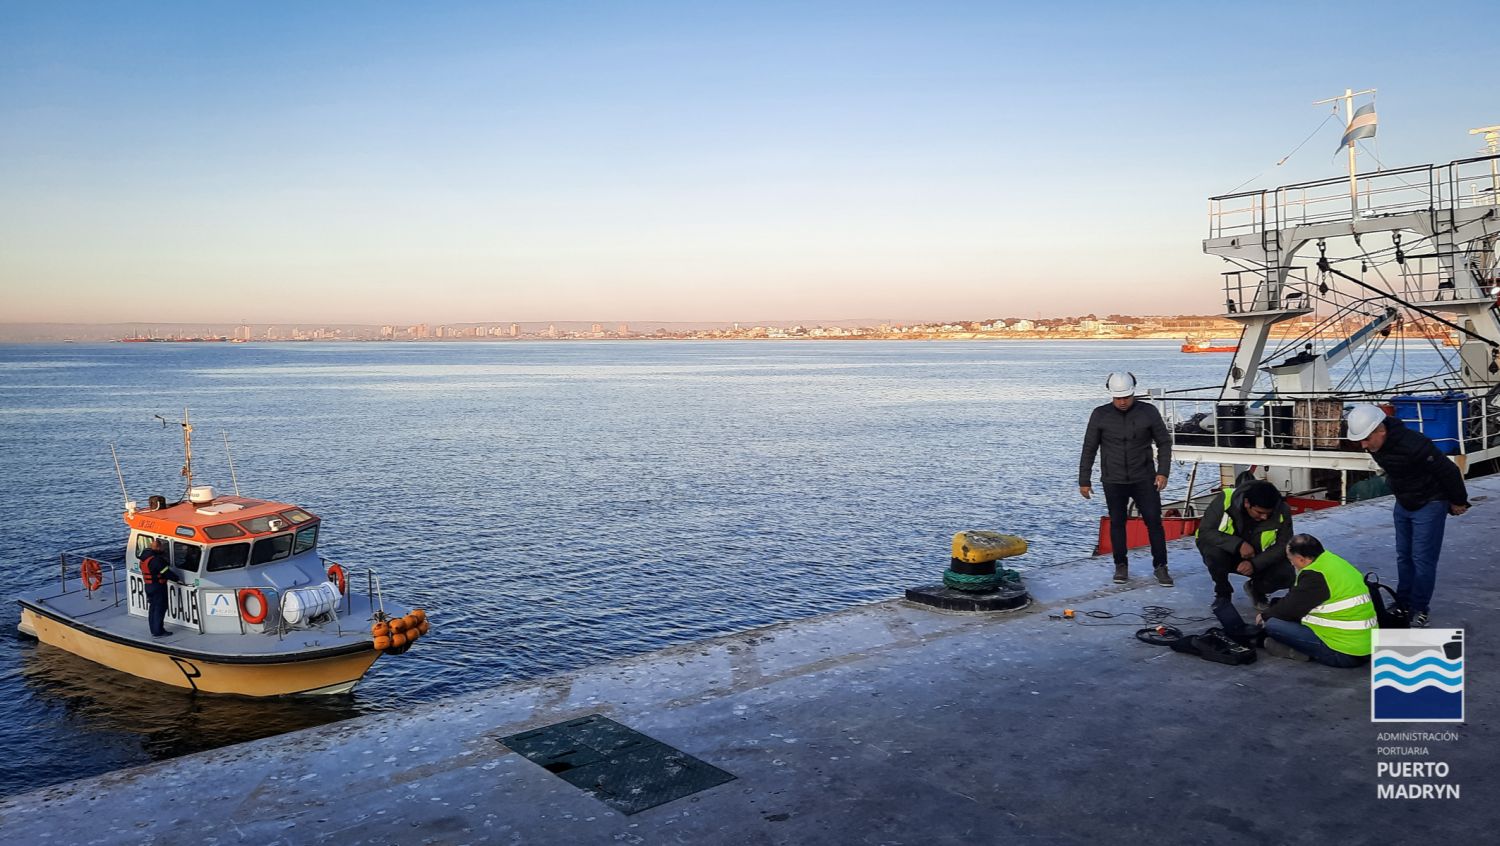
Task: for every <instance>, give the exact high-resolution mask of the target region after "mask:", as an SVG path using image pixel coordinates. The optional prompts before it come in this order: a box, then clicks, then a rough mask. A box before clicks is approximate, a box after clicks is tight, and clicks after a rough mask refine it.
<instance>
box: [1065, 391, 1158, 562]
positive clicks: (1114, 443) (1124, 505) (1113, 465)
mask: <svg viewBox="0 0 1500 846" xmlns="http://www.w3.org/2000/svg"><path fill="white" fill-rule="evenodd" d="M1104 386H1105V388H1106V389H1107V390H1108V391H1109V395H1110V397H1112V399H1111V401H1110V402H1108V403H1105V404H1104V405H1101V406H1099V407H1098V408H1095V409H1094V411H1093V413H1092V414H1090V415H1089V422H1088V427H1087V428H1086V429H1085V430H1084V434H1083V457H1082V458H1081V459H1079V462H1078V493H1080V494H1081V495H1082V496H1083V498H1084V499H1091V498H1093V495H1094V488H1093V476H1094V457H1095V455H1096V454H1097V455H1099V456H1100V460H1099V479H1100V481H1101V482H1103V484H1104V502H1105V504H1106V505H1107V506H1108V508H1109V542H1110V546H1111V547H1112V548H1113V550H1114V559H1115V578H1114V581H1115V584H1118V585H1122V584H1125V582H1126V581H1127V580H1128V579H1129V575H1130V574H1129V561H1128V558H1127V556H1126V553H1127V552H1128V551H1129V550H1128V549H1127V547H1126V540H1125V521H1126V519H1127V516H1128V512H1127V509H1128V506H1129V504H1130V502H1131V501H1132V500H1134V502H1135V508H1136V510H1137V511H1139V512H1140V514H1141V519H1142V520H1144V521H1145V523H1146V534H1147V535H1148V536H1149V537H1150V539H1151V564H1152V567H1153V568H1154V570H1155V573H1156V580H1157V581H1158V582H1159V583H1161V584H1163V585H1166V586H1168V587H1170V586H1171V585H1172V574H1171V573H1170V572H1168V570H1167V535H1166V532H1165V531H1163V529H1162V524H1161V491H1162V489H1164V488H1165V487H1166V486H1167V474H1168V473H1169V472H1171V468H1172V436H1171V435H1170V434H1168V432H1167V424H1166V423H1164V422H1162V419H1161V412H1159V411H1157V410H1156V407H1155V406H1153V405H1151V404H1150V403H1145V402H1139V401H1137V400H1136V398H1135V391H1136V381H1135V374H1133V373H1111V374H1109V378H1108V379H1106V380H1105V381H1104ZM1153 444H1154V445H1155V447H1156V454H1155V458H1154V459H1153V457H1152V452H1151V447H1152V445H1153Z"/></svg>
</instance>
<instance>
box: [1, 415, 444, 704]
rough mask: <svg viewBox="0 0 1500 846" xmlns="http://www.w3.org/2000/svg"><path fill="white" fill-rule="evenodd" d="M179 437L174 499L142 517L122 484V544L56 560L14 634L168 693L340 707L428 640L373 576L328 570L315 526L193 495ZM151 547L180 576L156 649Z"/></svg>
mask: <svg viewBox="0 0 1500 846" xmlns="http://www.w3.org/2000/svg"><path fill="white" fill-rule="evenodd" d="M163 422H164V423H165V421H163ZM181 425H182V433H183V447H184V451H185V453H186V455H187V462H186V464H185V465H184V467H183V475H184V476H185V477H186V478H187V485H186V489H185V491H184V493H183V496H182V498H181V499H180V500H178V501H176V502H168V501H167V500H166V498H165V497H162V496H152V497H150V498H149V500H148V503H147V505H146V507H144V508H140V507H137V503H136V502H134V501H131V500H130V498H129V495H128V494H125V483H124V477H123V474H122V475H121V479H120V487H121V493H122V494H124V495H125V499H126V502H125V511H124V514H123V519H124V523H125V527H126V535H125V537H124V539H123V540H121V541H120V542H118V543H115V544H112V545H109V546H102V547H91V548H85V549H79V550H72V551H67V552H63V553H61V554H60V555H59V556H58V572H57V580H56V581H55V582H53V583H51V584H50V585H48V586H47V587H45V588H42V589H40V590H36V591H32V592H30V593H27V594H25V595H22V596H20V597H19V599H18V601H19V603H20V606H21V620H20V624H19V629H20V631H21V633H22V634H24V635H28V636H30V637H33V638H36V639H37V640H39V641H40V642H41V643H44V644H47V645H50V646H54V647H57V648H59V649H63V650H66V651H68V652H71V653H73V654H75V655H78V656H80V657H83V658H86V659H88V660H90V661H93V662H96V663H98V664H102V665H104V666H106V667H110V668H113V669H115V670H119V671H121V672H125V673H129V674H131V675H135V676H139V677H141V678H145V679H151V680H153V681H157V682H161V683H163V684H167V685H172V686H174V687H179V688H187V689H189V690H192V691H194V692H203V693H223V694H238V695H242V696H257V697H264V696H289V695H298V694H341V693H348V692H349V691H351V690H353V689H354V686H355V685H356V684H358V683H359V681H360V679H361V678H363V677H364V675H365V673H366V671H368V670H369V669H370V666H371V665H372V664H374V663H375V660H376V659H377V658H379V657H380V656H381V655H382V654H402V653H404V652H406V651H407V650H408V649H410V648H411V645H412V643H414V642H415V641H416V640H417V639H418V638H420V637H421V636H422V635H424V634H426V633H427V632H428V631H429V629H430V627H431V624H430V623H429V622H428V621H427V617H426V613H425V612H424V611H422V610H420V609H418V610H408V609H405V608H403V607H400V606H398V605H396V604H395V603H391V602H387V601H385V599H384V597H383V596H382V592H381V589H380V581H379V578H378V577H377V576H376V574H375V573H374V571H373V570H369V569H365V570H364V571H363V572H362V573H358V574H356V573H355V572H353V571H351V570H350V569H349V568H347V567H345V566H344V565H343V564H340V563H338V562H336V561H333V560H331V559H329V558H326V557H324V555H323V554H322V550H321V547H320V545H319V541H320V537H319V536H320V534H321V530H322V524H323V521H322V518H320V517H319V516H318V515H316V514H314V513H312V512H311V511H309V510H308V509H306V508H302V507H300V506H298V505H295V504H293V503H288V502H279V501H275V500H268V499H255V498H251V497H245V496H240V495H239V485H238V481H237V480H236V482H235V494H234V495H233V496H228V495H221V494H219V493H218V492H216V491H215V490H214V489H213V487H212V486H210V485H198V484H194V481H193V474H192V454H193V453H192V431H193V427H192V424H191V423H190V422H189V421H188V417H187V413H186V412H184V414H183V420H182V424H181ZM226 448H227V438H226ZM230 467H231V468H233V460H232V459H231V460H230ZM116 468H117V470H118V462H117V464H116ZM231 475H233V470H232V469H231ZM157 542H159V543H160V544H161V549H162V552H163V554H165V555H166V556H167V560H168V562H169V563H170V571H171V572H172V574H173V576H174V579H173V580H171V581H169V582H168V583H167V606H166V613H165V618H164V621H163V622H164V626H165V628H166V632H167V633H166V635H165V636H161V637H154V636H152V634H151V632H150V630H149V627H148V619H147V614H148V606H149V603H148V598H147V589H146V577H145V576H144V575H143V574H142V572H141V559H142V557H143V556H144V555H146V553H147V550H148V549H150V548H151V547H152V546H153V544H154V543H157ZM361 583H363V584H361ZM360 587H363V588H364V591H363V592H361V591H360V590H359V588H360Z"/></svg>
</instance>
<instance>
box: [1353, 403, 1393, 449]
mask: <svg viewBox="0 0 1500 846" xmlns="http://www.w3.org/2000/svg"><path fill="white" fill-rule="evenodd" d="M1384 422H1385V409H1383V408H1381V407H1380V406H1378V405H1356V406H1355V407H1353V408H1351V409H1349V440H1351V441H1362V440H1364V439H1365V438H1368V437H1370V433H1371V432H1373V431H1375V427H1376V426H1379V425H1380V424H1381V423H1384Z"/></svg>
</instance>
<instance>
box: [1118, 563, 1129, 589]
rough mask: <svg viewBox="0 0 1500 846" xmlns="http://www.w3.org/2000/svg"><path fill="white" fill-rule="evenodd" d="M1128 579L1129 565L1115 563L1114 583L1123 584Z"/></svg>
mask: <svg viewBox="0 0 1500 846" xmlns="http://www.w3.org/2000/svg"><path fill="white" fill-rule="evenodd" d="M1128 581H1130V565H1129V564H1116V565H1115V584H1117V585H1123V584H1125V583H1126V582H1128Z"/></svg>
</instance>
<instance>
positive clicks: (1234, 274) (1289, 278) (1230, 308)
mask: <svg viewBox="0 0 1500 846" xmlns="http://www.w3.org/2000/svg"><path fill="white" fill-rule="evenodd" d="M1283 272H1284V274H1285V279H1284V280H1283V281H1281V282H1280V284H1279V285H1274V286H1273V282H1274V280H1273V279H1271V278H1268V277H1271V276H1273V275H1274V276H1277V277H1279V276H1281V275H1282V273H1283ZM1223 276H1224V310H1225V311H1226V312H1228V313H1229V314H1245V313H1247V312H1261V311H1282V310H1287V309H1304V308H1312V305H1313V304H1312V300H1311V298H1310V297H1309V291H1310V290H1311V288H1310V283H1309V282H1308V280H1307V268H1304V267H1257V268H1250V269H1244V270H1231V271H1229V272H1228V273H1225V274H1223ZM1272 291H1276V292H1277V293H1276V294H1275V296H1273V295H1272Z"/></svg>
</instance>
